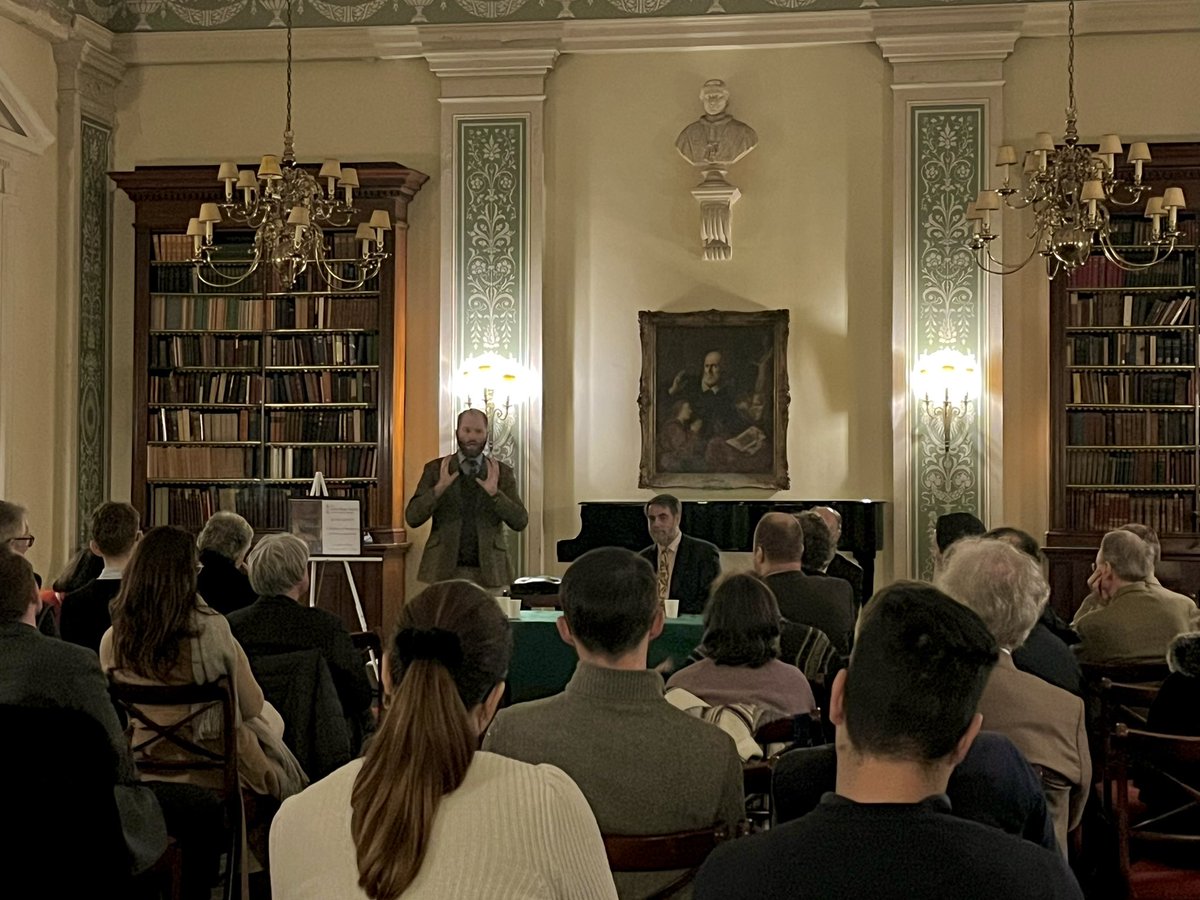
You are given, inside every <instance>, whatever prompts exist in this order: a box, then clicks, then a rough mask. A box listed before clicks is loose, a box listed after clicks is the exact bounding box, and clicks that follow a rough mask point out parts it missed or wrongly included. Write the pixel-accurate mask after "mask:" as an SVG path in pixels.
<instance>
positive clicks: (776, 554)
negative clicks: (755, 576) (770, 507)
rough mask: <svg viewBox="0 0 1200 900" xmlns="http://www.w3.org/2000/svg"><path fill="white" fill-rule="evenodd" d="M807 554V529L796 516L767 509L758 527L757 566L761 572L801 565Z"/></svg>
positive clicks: (756, 536) (755, 543)
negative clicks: (805, 545)
mask: <svg viewBox="0 0 1200 900" xmlns="http://www.w3.org/2000/svg"><path fill="white" fill-rule="evenodd" d="M803 558H804V532H803V531H802V530H801V529H800V523H799V522H797V521H796V517H795V516H790V515H788V514H787V513H778V512H772V513H767V514H766V515H765V516H763V517H762V518H761V519H759V520H758V527H756V528H755V529H754V568H755V569H756V570H757V571H758V573H759V574H760V575H769V574H771V573H772V572H779V571H784V570H785V569H799V568H800V566H801V560H802V559H803Z"/></svg>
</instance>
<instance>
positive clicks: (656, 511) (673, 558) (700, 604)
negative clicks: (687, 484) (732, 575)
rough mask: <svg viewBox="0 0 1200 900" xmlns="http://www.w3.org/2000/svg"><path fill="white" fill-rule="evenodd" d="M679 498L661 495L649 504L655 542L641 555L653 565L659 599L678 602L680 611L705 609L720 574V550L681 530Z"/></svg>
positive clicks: (647, 518) (650, 523) (695, 611)
mask: <svg viewBox="0 0 1200 900" xmlns="http://www.w3.org/2000/svg"><path fill="white" fill-rule="evenodd" d="M680 516H681V507H680V505H679V499H678V498H677V497H672V496H671V495H670V494H659V495H658V496H657V497H653V498H651V500H650V502H649V503H647V504H646V526H647V529H648V530H649V532H650V539H651V540H652V541H654V543H653V544H651V545H650V546H649V547H647V548H646V549H645V550H643V551H642V552H641V554H640V555H641V556H642V557H643V558H645V559H648V560H649V561H650V565H652V566H654V571H655V573H656V578H657V579H658V580H657V584H658V599H659V600H666V599H668V598H674V599H676V600H678V601H679V611H680V612H681V613H685V614H687V613H691V614H696V615H698V614H699V613H702V612H704V604H705V602H706V601H707V600H708V592H709V589H710V588H711V587H712V583H713V582H714V581H716V580H717V576H718V575H720V574H721V551H719V550H718V549H717V547H716V545H715V544H710V543H709V542H708V541H702V540H700V539H699V538H693V537H688V536H687V535H686V534H683V533H682V532H680V530H679V519H680Z"/></svg>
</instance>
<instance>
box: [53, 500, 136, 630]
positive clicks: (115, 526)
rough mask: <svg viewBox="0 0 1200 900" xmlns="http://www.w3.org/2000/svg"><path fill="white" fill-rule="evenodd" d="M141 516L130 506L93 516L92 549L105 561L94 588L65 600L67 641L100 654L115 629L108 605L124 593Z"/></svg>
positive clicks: (104, 508)
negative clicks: (103, 641) (123, 577)
mask: <svg viewBox="0 0 1200 900" xmlns="http://www.w3.org/2000/svg"><path fill="white" fill-rule="evenodd" d="M141 524H142V521H141V516H139V515H138V511H137V510H136V509H134V508H133V507H132V506H130V505H129V504H128V503H101V504H100V505H99V506H98V507H96V511H95V512H93V513H92V527H91V536H92V537H91V541H90V542H89V544H88V549H89V550H90V551H91V553H92V554H94V555H96V556H99V557H100V558H101V559H103V560H104V569H103V570H102V571H101V572H100V574H99V575H97V576H96V579H95V580H94V581H92V582H91V583H90V584H87V585H84V586H83V587H81V588H79V589H78V590H75V591H72V592H71V593H69V594H67V596H66V597H64V598H63V601H62V612H61V613H60V614H59V628H60V630H61V631H62V637H63V640H64V641H70V642H71V643H72V644H78V645H79V646H80V647H87V648H88V649H89V650H91V651H92V652H93V653H99V652H100V639H101V638H102V637H104V632H106V631H108V629H109V626H111V625H112V619H111V618H110V617H109V613H108V604H109V603H110V602H111V601H112V599H113V597H115V596H117V592H118V591H119V590H121V573H123V572H124V571H125V567H126V566H127V565H128V564H129V557H130V556H131V555H132V554H133V547H134V544H136V543H137V539H138V535H139V534H140V529H141Z"/></svg>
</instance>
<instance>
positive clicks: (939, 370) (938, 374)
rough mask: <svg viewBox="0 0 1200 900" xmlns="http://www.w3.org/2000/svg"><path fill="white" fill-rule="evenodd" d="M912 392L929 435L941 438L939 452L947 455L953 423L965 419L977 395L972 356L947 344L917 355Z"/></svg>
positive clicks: (976, 365)
mask: <svg viewBox="0 0 1200 900" xmlns="http://www.w3.org/2000/svg"><path fill="white" fill-rule="evenodd" d="M913 392H914V393H915V394H916V396H917V397H918V398H919V399H920V400H921V403H922V406H923V409H924V419H925V422H926V424H927V427H928V428H929V431H930V434H931V435H932V436H933V437H934V438H935V439H937V438H939V437H940V438H941V441H942V448H943V449H942V452H943V453H945V454H949V453H950V443H951V440H950V439H951V433H952V432H953V430H954V425H955V422H962V423H965V422H966V420H967V417H968V416H969V415H970V412H971V402H972V401H973V400H975V398H976V397H978V395H979V367H978V364H977V363H976V362H975V357H974V356H973V355H971V354H969V353H962V352H960V351H958V350H952V349H950V348H948V347H946V348H943V349H941V350H937V351H935V352H933V353H927V354H925V355H924V356H921V357H919V358H918V359H917V363H916V366H915V367H914V369H913Z"/></svg>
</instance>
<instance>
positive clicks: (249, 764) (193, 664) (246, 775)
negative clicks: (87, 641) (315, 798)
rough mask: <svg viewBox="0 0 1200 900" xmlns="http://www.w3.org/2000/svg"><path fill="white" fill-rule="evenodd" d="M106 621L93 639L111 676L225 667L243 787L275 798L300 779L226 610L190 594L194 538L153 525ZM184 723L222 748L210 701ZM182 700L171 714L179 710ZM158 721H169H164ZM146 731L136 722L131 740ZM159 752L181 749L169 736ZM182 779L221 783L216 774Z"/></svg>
mask: <svg viewBox="0 0 1200 900" xmlns="http://www.w3.org/2000/svg"><path fill="white" fill-rule="evenodd" d="M110 611H111V613H112V623H113V624H112V627H111V628H110V629H108V631H106V632H105V634H104V637H103V638H102V639H101V641H100V664H101V666H102V667H103V668H104V670H105V671H106V672H111V673H112V677H113V678H115V679H116V680H118V681H126V682H131V683H134V684H168V685H170V684H207V683H208V682H211V681H216V680H217V679H218V678H221V677H222V676H228V677H229V679H230V681H231V683H232V686H233V691H234V695H235V697H236V700H237V721H238V742H237V743H238V770H239V773H240V774H241V780H242V786H243V787H244V788H245V789H247V790H249V791H252V792H254V793H257V794H262V795H265V796H271V797H275V798H277V799H280V800H282V799H283V798H285V797H287V796H290V795H291V794H293V793H295V792H296V791H298V790H300V789H301V788H302V787H303V783H304V780H305V779H304V774H303V772H301V771H300V769H299V765H298V764H297V763H296V761H295V757H293V756H292V754H291V753H290V751H288V750H287V748H286V746H284V744H283V721H282V719H280V718H279V714H278V713H277V712H275V710H274V709H273V708H272V707H271V706H270V704H268V703H266V702H265V701H264V699H263V692H262V689H261V688H260V687H259V686H258V682H257V681H255V680H254V674H253V673H252V672H251V670H250V663H249V661H248V660H247V659H246V654H245V653H244V652H243V651H242V648H241V646H240V645H239V644H238V642H237V641H235V640H234V639H233V635H232V633H231V632H230V630H229V623H228V622H226V621H225V617H224V616H222V615H220V614H219V613H217V612H216V611H215V610H213V609H210V608H209V606H208V605H207V604H206V603H205V602H204V601H203V600H202V599H200V597H199V596H198V595H197V593H196V545H195V541H194V540H193V538H192V535H191V534H190V533H188V532H187V531H184V530H183V529H182V528H175V527H173V526H169V525H164V526H160V527H158V528H151V529H150V530H149V531H147V532H146V534H145V536H144V537H143V538H142V540H141V541H140V542H138V544H137V546H136V548H135V549H134V551H133V556H132V557H131V558H130V561H129V565H128V566H127V567H126V569H125V572H124V574H123V575H122V578H121V590H120V591H119V592H118V593H117V596H116V597H115V598H113V601H112V603H111V604H110ZM211 712H212V715H209V714H207V713H206V714H204V715H202V716H200V717H198V718H197V719H196V720H195V721H194V722H193V723H192V724H191V725H190V727H189V730H190V734H188V735H187V736H189V737H190V738H191V739H193V740H195V741H196V742H197V743H200V744H206V743H207V744H210V745H211V746H213V748H214V749H218V750H219V749H220V747H221V733H220V729H221V721H220V714H219V711H217V710H212V711H211ZM187 714H188V709H187V708H186V707H182V708H180V709H179V710H178V711H177V714H176V715H175V716H173V717H170V716H169V715H168V716H165V717H164V718H174V719H175V720H178V719H182V718H183V717H184V716H185V715H187ZM164 724H170V722H165V723H164ZM151 736H152V733H149V732H146V731H145V729H144V726H141V725H139V724H138V723H136V722H135V723H134V726H133V735H132V740H133V743H134V744H135V745H136V744H138V743H140V742H141V741H143V740H145V739H146V738H147V737H151ZM147 752H148V753H149V754H150V755H152V756H154V757H155V758H156V759H161V758H174V757H176V756H179V755H181V754H182V755H186V754H184V751H182V750H179V749H177V748H176V747H175V745H173V744H172V743H171V742H170V741H157V742H156V743H154V744H152V745H151V749H149V750H148V751H147ZM207 774H209V775H210V776H211V780H210V779H206V778H205V777H204V775H203V774H201V773H189V775H188V776H187V777H186V779H185V780H187V781H190V782H192V783H196V784H201V785H202V786H205V787H219V786H220V783H221V773H220V772H219V771H213V772H211V773H207Z"/></svg>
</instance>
